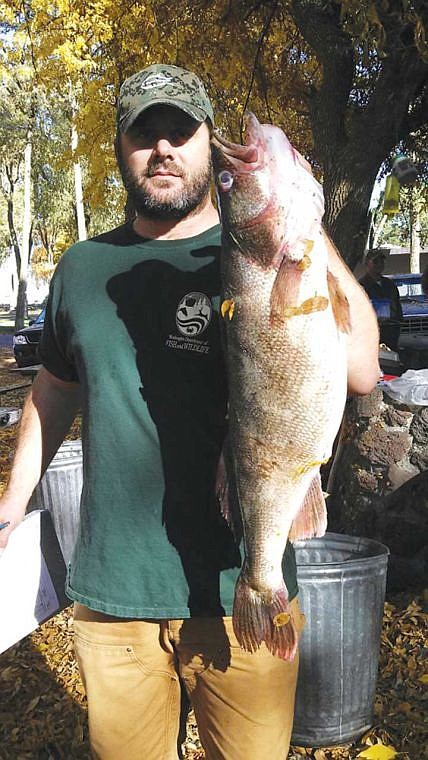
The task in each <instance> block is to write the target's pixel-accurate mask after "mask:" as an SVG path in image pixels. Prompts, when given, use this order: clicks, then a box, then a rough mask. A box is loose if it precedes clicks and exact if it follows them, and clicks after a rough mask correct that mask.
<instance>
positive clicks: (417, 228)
mask: <svg viewBox="0 0 428 760" xmlns="http://www.w3.org/2000/svg"><path fill="white" fill-rule="evenodd" d="M411 193H412V196H413V189H412V190H411ZM420 233H421V218H420V215H419V208H418V205H417V203H414V202H413V197H412V202H411V205H410V271H411V272H420V271H421V237H420Z"/></svg>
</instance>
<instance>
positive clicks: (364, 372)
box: [326, 235, 380, 394]
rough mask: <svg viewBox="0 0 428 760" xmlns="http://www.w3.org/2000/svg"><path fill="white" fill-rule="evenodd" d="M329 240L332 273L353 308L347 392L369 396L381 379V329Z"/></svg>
mask: <svg viewBox="0 0 428 760" xmlns="http://www.w3.org/2000/svg"><path fill="white" fill-rule="evenodd" d="M326 238H327V240H328V246H329V262H328V266H329V269H330V271H331V273H332V274H334V275H335V277H337V279H338V281H339V284H340V286H341V289H342V290H343V292H344V293H345V295H346V297H347V299H348V302H349V308H350V321H351V331H350V333H349V335H348V391H349V393H357V394H364V393H369V392H370V391H371V390H373V388H374V386H375V385H376V383H377V381H378V380H379V376H380V369H379V329H378V324H377V318H376V314H375V311H374V309H373V307H372V305H371V303H370V300H369V298H368V297H367V295H366V293H365V291H364V290H363V288H362V287H361V286H360V285H359V283H358V282H357V280H356V279H355V277H354V275H353V274H352V272H351V271H350V269H348V267H347V265H346V264H345V262H344V261H343V259H342V258H341V256H340V255H339V253H338V251H337V250H336V248H335V246H334V245H333V243H332V242H331V241H330V239H329V238H328V236H327V235H326Z"/></svg>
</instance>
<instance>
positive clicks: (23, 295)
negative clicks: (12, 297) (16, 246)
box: [15, 127, 33, 330]
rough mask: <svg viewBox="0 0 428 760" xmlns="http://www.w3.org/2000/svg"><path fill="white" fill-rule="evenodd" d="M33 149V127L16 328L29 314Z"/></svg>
mask: <svg viewBox="0 0 428 760" xmlns="http://www.w3.org/2000/svg"><path fill="white" fill-rule="evenodd" d="M32 150H33V133H32V128H31V127H29V128H28V130H27V144H26V146H25V150H24V216H23V221H22V247H21V266H20V270H19V284H18V298H17V301H16V316H15V330H21V329H22V328H23V327H24V322H25V318H26V316H27V273H28V264H29V261H30V239H31V156H32Z"/></svg>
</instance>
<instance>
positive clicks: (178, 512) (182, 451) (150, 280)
mask: <svg viewBox="0 0 428 760" xmlns="http://www.w3.org/2000/svg"><path fill="white" fill-rule="evenodd" d="M192 255H194V256H198V257H200V258H205V257H208V258H209V259H210V263H208V264H206V265H204V264H203V265H202V266H201V267H200V268H199V269H198V270H197V271H190V272H189V271H182V270H180V269H178V268H177V267H175V266H173V265H172V264H171V263H169V262H163V261H160V260H147V261H144V262H141V263H140V264H137V265H136V266H134V267H133V268H132V269H131V270H129V271H127V272H123V273H121V274H119V275H116V276H115V277H113V278H111V279H110V280H109V282H108V284H107V292H108V294H109V296H110V298H111V299H112V301H113V302H114V303H115V304H116V306H117V314H118V316H119V318H120V319H122V320H123V322H124V324H125V326H126V329H127V330H128V332H129V334H130V336H131V339H132V342H133V344H134V346H135V349H136V363H137V368H138V372H139V375H140V378H141V387H140V392H141V395H142V399H143V400H144V402H145V403H147V407H148V410H149V413H150V415H151V418H152V419H153V422H154V423H155V425H156V428H157V432H158V437H159V443H160V451H161V457H162V464H163V470H164V480H165V493H164V498H163V524H164V525H165V529H166V533H167V536H168V539H169V541H170V543H171V544H172V545H173V546H174V547H175V548H176V550H177V552H178V554H179V556H180V559H181V563H182V566H183V570H184V573H185V576H186V579H187V583H188V587H189V600H188V604H189V609H190V613H191V615H192V616H193V615H195V616H210V617H215V616H223V615H224V609H223V607H222V605H221V603H220V571H221V570H224V569H227V568H233V567H239V566H240V564H241V557H240V553H239V549H238V547H237V544H236V542H235V540H234V537H233V535H232V532H231V530H230V528H229V526H228V525H227V523H226V521H225V520H224V518H223V516H222V515H221V512H220V508H219V506H218V503H217V500H216V498H215V482H216V473H217V466H218V461H219V457H220V453H221V450H222V446H223V441H224V437H225V433H226V426H227V423H226V409H227V384H226V371H225V366H224V359H223V355H222V350H221V345H220V330H219V324H218V314H217V312H216V311H214V310H212V313H211V315H210V321H209V324H206V322H207V316H206V315H207V303H208V312H209V311H210V308H209V305H210V302H209V301H205V302H202V303H203V310H204V324H205V327H204V329H202V330H200V332H197V333H196V334H195V333H194V332H193V334H185V333H184V334H183V332H181V331H180V329H179V327H178V325H177V321H178V322H180V317H179V309H180V305H181V308H183V307H182V304H183V298H184V297H185V296H186V295H189V294H202V295H204V296H208V299H212V298H215V297H216V296H219V293H220V277H219V273H218V263H217V261H216V260H212V259H213V256H214V255H218V249H217V248H216V247H206V248H203V249H200V250H197V251H194V252H193V254H192ZM191 303H193V301H192V300H191ZM177 317H178V320H177ZM201 324H202V323H201ZM193 329H196V330H197V329H199V328H193Z"/></svg>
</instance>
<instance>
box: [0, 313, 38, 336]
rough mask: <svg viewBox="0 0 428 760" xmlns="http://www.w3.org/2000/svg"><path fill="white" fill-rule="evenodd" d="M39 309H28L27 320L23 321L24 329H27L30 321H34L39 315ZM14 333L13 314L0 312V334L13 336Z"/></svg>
mask: <svg viewBox="0 0 428 760" xmlns="http://www.w3.org/2000/svg"><path fill="white" fill-rule="evenodd" d="M40 312H41V308H40V307H37V308H35V309H28V320H25V327H27V325H28V323H29V321H30V319H35V318H36V317H37V315H38V314H40ZM14 332H15V313H14V312H12V313H10V312H8V311H2V310H0V333H3V334H8V335H13V333H14Z"/></svg>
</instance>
